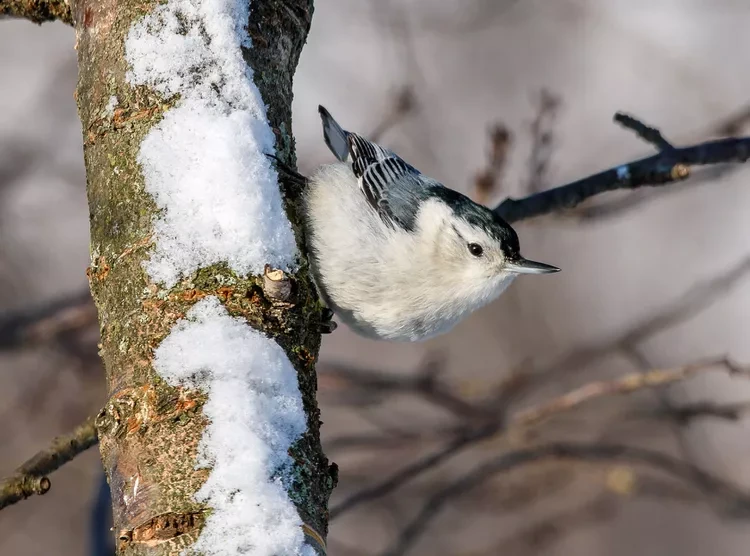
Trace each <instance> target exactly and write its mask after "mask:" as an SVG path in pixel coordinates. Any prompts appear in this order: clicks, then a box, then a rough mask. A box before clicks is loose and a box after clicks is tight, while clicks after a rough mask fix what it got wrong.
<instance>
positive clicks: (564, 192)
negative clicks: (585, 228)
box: [495, 120, 750, 222]
mask: <svg viewBox="0 0 750 556" xmlns="http://www.w3.org/2000/svg"><path fill="white" fill-rule="evenodd" d="M634 121H635V120H634ZM644 127H646V126H644ZM649 129H650V128H649ZM654 131H656V130H654ZM650 136H651V139H652V140H656V139H655V137H654V136H653V134H650ZM748 158H750V137H741V138H728V139H720V140H717V141H709V142H706V143H701V144H699V145H693V146H690V147H681V148H670V149H666V150H662V151H661V152H659V153H658V154H656V155H654V156H651V157H648V158H643V159H641V160H636V161H634V162H629V163H626V164H622V165H620V166H617V167H616V168H610V169H609V170H605V171H603V172H599V173H598V174H594V175H592V176H589V177H586V178H583V179H580V180H577V181H575V182H572V183H569V184H567V185H562V186H560V187H555V188H553V189H548V190H546V191H542V192H540V193H535V194H533V195H529V196H528V197H524V198H522V199H512V198H508V199H506V200H505V201H503V202H502V203H500V204H499V205H498V206H497V207H496V208H495V212H496V213H497V214H498V215H500V216H501V217H502V218H504V219H505V220H507V221H508V222H517V221H519V220H525V219H527V218H533V217H536V216H541V215H544V214H549V213H551V212H557V211H561V210H563V209H570V208H573V207H575V206H577V205H578V204H580V203H582V202H583V201H585V200H586V199H589V198H590V197H593V196H595V195H598V194H600V193H604V192H607V191H616V190H618V189H631V190H632V189H636V188H639V187H644V186H659V185H664V184H668V183H673V182H676V181H681V180H684V179H685V178H687V177H688V176H689V175H690V168H691V167H692V166H703V165H709V164H720V163H726V162H745V161H747V159H748Z"/></svg>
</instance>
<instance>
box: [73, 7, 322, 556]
mask: <svg viewBox="0 0 750 556" xmlns="http://www.w3.org/2000/svg"><path fill="white" fill-rule="evenodd" d="M156 5H157V4H155V3H153V2H146V3H144V2H142V1H140V0H139V1H136V0H119V1H115V0H98V1H94V0H83V1H80V2H78V3H77V4H76V5H75V6H74V9H73V18H74V21H75V28H76V36H77V49H78V59H79V80H78V88H77V91H76V98H77V102H78V108H79V113H80V117H81V122H82V125H83V135H84V152H85V162H86V173H87V190H88V201H89V210H90V223H91V267H90V269H89V270H88V276H89V281H90V284H91V291H92V294H93V296H94V300H95V302H96V305H97V308H98V312H99V322H100V331H101V346H100V347H101V355H102V358H103V360H104V363H105V366H106V373H107V385H108V394H109V398H108V401H107V403H106V405H105V407H104V408H103V409H102V411H101V412H100V414H99V416H98V418H97V428H98V432H99V438H100V446H101V454H102V459H103V462H104V467H105V470H106V472H107V476H108V480H109V484H110V488H111V491H112V499H113V510H114V530H115V534H116V536H117V539H118V554H121V555H125V554H128V555H129V554H138V555H143V554H148V555H158V554H174V553H177V552H178V551H180V550H183V549H185V548H188V547H190V545H192V544H193V543H194V542H195V540H196V539H197V537H198V536H199V535H200V532H201V527H202V525H203V523H204V521H205V519H206V516H207V513H208V512H209V511H210V509H209V508H206V507H205V505H204V504H201V503H198V502H197V501H195V500H194V498H193V495H194V493H195V492H196V491H197V490H198V489H199V488H200V487H201V485H202V484H203V482H204V481H205V480H206V477H207V476H208V473H209V471H210V470H207V469H196V454H197V449H198V443H199V441H200V439H201V436H202V434H203V431H204V428H205V427H206V425H207V420H206V418H205V417H204V416H203V414H202V404H203V403H204V402H205V399H206V398H205V395H204V394H203V393H201V392H198V391H190V390H184V389H182V388H173V387H170V386H169V385H167V384H166V383H165V381H164V380H162V379H161V378H160V377H159V376H158V375H157V373H156V372H155V370H154V368H153V354H154V349H155V348H156V347H157V346H158V345H159V344H160V342H161V341H162V340H163V339H164V338H165V337H166V336H167V335H168V334H169V332H170V329H171V328H172V326H173V325H174V324H175V322H176V321H177V320H179V319H180V318H182V317H184V316H185V314H186V312H187V311H188V309H189V308H190V307H191V306H192V305H193V304H194V303H195V302H197V301H198V300H200V299H201V298H203V297H205V296H216V297H218V298H219V299H220V300H221V302H222V304H223V305H224V306H225V308H226V309H227V311H228V312H229V314H231V315H233V316H241V317H243V318H244V319H246V321H247V322H248V323H249V324H250V325H251V326H253V327H254V328H256V329H258V330H260V331H262V332H263V333H265V334H266V335H268V336H270V337H272V338H274V339H275V340H276V341H277V342H278V344H279V345H280V346H281V347H282V348H283V349H284V351H285V352H286V354H287V356H288V357H289V360H290V361H291V362H292V364H293V365H294V367H295V369H296V370H297V374H298V380H299V388H300V391H301V393H302V399H303V405H304V409H305V412H306V416H307V432H306V433H305V435H304V436H303V437H302V438H301V439H300V440H299V441H298V442H297V443H296V444H295V445H294V447H293V448H292V449H291V451H290V452H291V455H292V458H293V460H294V469H293V477H294V481H293V486H292V487H291V488H290V491H289V495H290V498H291V499H292V501H293V502H294V504H295V505H296V507H297V509H298V512H299V515H300V517H301V519H302V521H303V522H304V524H305V526H304V527H303V529H304V531H305V534H306V539H307V542H308V543H309V544H310V545H311V546H314V547H315V548H316V550H317V551H318V552H319V553H321V554H322V553H324V544H323V543H324V539H325V536H326V532H327V517H328V513H327V503H328V497H329V495H330V492H331V490H332V488H333V486H334V484H335V481H336V478H335V466H334V465H331V466H330V467H329V464H328V461H327V459H326V458H325V456H324V454H323V452H322V450H321V447H320V438H319V424H320V421H319V412H318V408H317V404H316V400H315V392H316V388H317V384H316V375H315V368H314V365H315V361H316V359H317V355H318V348H319V343H320V334H319V326H318V323H319V321H320V305H319V303H318V299H317V296H316V294H315V291H314V289H313V287H312V284H311V282H310V279H309V274H308V272H307V268H306V267H305V266H304V265H303V268H302V269H301V270H299V271H298V272H297V273H296V274H294V275H292V276H291V277H290V278H291V281H292V289H293V298H292V299H291V300H290V301H289V302H279V301H278V300H276V299H274V297H273V296H271V295H269V294H268V293H267V292H268V290H267V288H264V280H263V277H259V276H247V277H245V276H240V275H238V274H237V273H235V272H233V271H232V270H230V269H229V267H228V266H226V265H223V264H219V265H214V266H210V267H205V268H201V269H199V270H198V271H197V272H195V273H194V274H193V275H192V276H191V277H190V278H188V279H183V280H181V281H180V282H178V283H177V284H176V285H175V286H173V287H171V288H166V287H162V286H160V285H158V284H154V283H152V282H151V281H150V279H149V277H148V275H147V274H146V272H145V271H144V269H143V267H142V263H143V262H144V261H145V260H147V259H148V257H149V251H150V247H151V245H152V222H153V219H154V217H155V215H156V214H157V207H156V205H155V203H154V200H153V199H152V198H151V196H150V195H149V194H148V193H147V192H146V191H145V190H144V179H143V176H142V174H141V169H140V167H139V165H138V163H137V155H138V152H139V147H140V145H141V141H142V140H143V138H144V137H145V135H146V134H147V133H148V131H149V129H150V128H151V127H152V126H153V125H154V124H155V123H157V122H158V121H160V119H161V118H162V117H163V115H164V113H165V112H166V111H168V110H169V109H170V107H171V105H172V104H173V103H174V102H175V100H173V99H165V98H160V96H159V95H157V94H156V93H154V92H153V91H150V90H148V89H147V88H145V87H142V86H138V87H132V86H131V85H129V84H128V83H127V82H126V79H125V74H126V71H127V70H128V67H127V63H126V60H125V48H124V40H125V38H126V36H127V34H128V31H129V29H130V26H131V24H132V23H133V22H134V21H135V20H137V19H138V18H140V17H143V16H144V15H145V14H147V13H149V12H150V11H151V10H152V9H153V8H154V7H155V6H156ZM312 9H313V6H312V0H284V1H282V0H263V1H261V0H255V1H254V2H252V3H251V6H250V20H249V23H248V29H249V31H250V36H251V38H252V42H253V46H252V48H251V49H248V50H245V51H243V54H244V57H245V60H246V62H247V63H248V64H249V65H250V66H251V67H252V69H253V70H254V75H255V83H256V85H257V86H258V88H259V89H260V92H261V94H262V97H263V99H264V101H265V102H266V104H267V106H268V118H269V121H270V124H271V126H272V128H273V130H274V133H275V134H276V147H277V154H278V156H279V157H280V158H282V159H284V160H286V161H287V162H288V163H290V164H293V163H294V140H293V137H292V135H291V102H292V77H293V74H294V71H295V67H296V65H297V61H298V58H299V54H300V51H301V49H302V46H303V44H304V42H305V40H306V36H307V32H308V30H309V26H310V22H311V17H312ZM113 96H116V98H117V99H118V104H117V108H116V109H114V110H112V109H111V108H110V109H109V110H107V108H106V107H107V105H108V103H109V99H110V98H111V97H113ZM282 185H283V193H284V195H285V202H286V211H287V215H288V217H289V219H290V221H291V222H292V225H293V227H294V229H295V232H296V236H297V242H298V244H299V245H300V251H302V252H304V250H303V249H302V248H301V247H302V243H301V242H302V239H303V238H302V235H301V232H300V225H299V224H300V210H299V200H300V199H299V197H300V191H299V189H295V186H294V185H292V184H287V183H284V184H282Z"/></svg>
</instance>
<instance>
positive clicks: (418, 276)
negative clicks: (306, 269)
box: [303, 106, 560, 342]
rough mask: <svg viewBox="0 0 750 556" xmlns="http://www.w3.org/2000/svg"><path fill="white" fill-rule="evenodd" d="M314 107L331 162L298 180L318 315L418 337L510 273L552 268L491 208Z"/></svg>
mask: <svg viewBox="0 0 750 556" xmlns="http://www.w3.org/2000/svg"><path fill="white" fill-rule="evenodd" d="M318 112H319V113H320V117H321V121H322V126H323V138H324V140H325V143H326V145H328V148H329V149H330V150H331V152H332V153H333V155H334V156H335V157H336V162H334V163H331V164H324V165H322V166H320V167H319V168H318V169H317V170H316V171H315V172H314V174H313V175H312V176H310V178H309V179H306V180H305V183H306V187H305V191H304V194H303V207H304V227H305V232H306V238H307V249H308V253H309V259H310V267H311V270H312V277H313V281H314V282H315V285H316V287H317V290H318V292H319V294H320V297H321V299H322V301H323V302H324V303H325V305H326V307H327V310H326V315H325V316H324V319H327V320H328V321H329V322H330V318H331V317H332V315H333V314H335V315H336V316H337V317H338V318H339V320H341V321H343V322H344V323H346V324H347V325H348V326H349V327H350V328H351V329H352V330H354V331H355V332H356V333H358V334H359V335H361V336H364V337H367V338H370V339H376V340H390V341H400V342H415V341H422V340H426V339H429V338H433V337H435V336H437V335H440V334H444V333H446V332H448V331H449V330H451V329H452V328H453V327H454V326H455V325H456V324H457V323H459V322H460V321H461V320H463V319H464V318H465V317H467V316H468V315H469V314H471V313H472V312H474V311H475V310H477V309H479V308H480V307H482V306H484V305H486V304H488V303H490V302H491V301H493V300H494V299H496V298H497V297H498V296H499V295H500V294H501V293H503V291H505V289H506V288H507V287H508V286H509V285H510V283H511V282H512V281H513V279H514V278H515V277H516V276H518V275H519V274H548V273H553V272H558V271H559V270H560V269H559V268H557V267H555V266H552V265H549V264H545V263H540V262H535V261H531V260H527V259H525V258H524V257H522V256H521V253H520V246H519V240H518V234H517V233H516V232H515V230H514V229H513V228H512V227H511V226H510V225H509V224H508V223H507V222H505V221H504V220H503V219H502V218H501V217H500V216H499V215H497V214H496V213H495V212H493V211H492V210H490V209H488V208H487V207H485V206H482V205H480V204H477V203H475V202H474V201H472V200H471V199H469V198H468V197H466V196H465V195H463V194H461V193H459V192H458V191H455V190H453V189H450V188H448V187H446V186H445V185H443V184H442V183H440V182H439V181H437V180H435V179H433V178H430V177H428V176H426V175H424V174H422V173H421V172H420V171H419V170H417V169H416V168H415V167H414V166H412V165H410V164H409V163H407V162H406V161H405V160H403V159H402V158H401V157H400V156H398V155H397V154H395V153H394V152H392V151H391V150H388V149H386V148H384V147H382V146H380V145H378V144H377V143H374V142H372V141H369V140H367V139H365V138H364V137H363V136H361V135H358V134H356V133H352V132H349V131H346V130H344V129H343V128H342V127H341V126H340V125H339V124H338V122H337V121H336V120H335V119H334V118H333V116H332V115H331V113H330V112H329V111H328V110H326V109H325V108H324V107H323V106H319V107H318ZM331 324H334V325H335V323H333V322H331Z"/></svg>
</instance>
